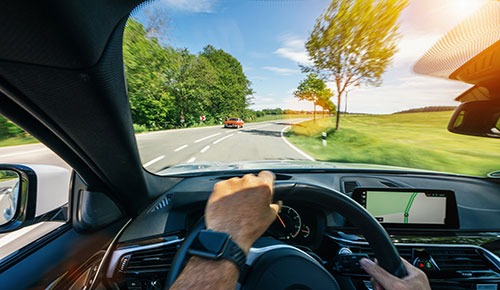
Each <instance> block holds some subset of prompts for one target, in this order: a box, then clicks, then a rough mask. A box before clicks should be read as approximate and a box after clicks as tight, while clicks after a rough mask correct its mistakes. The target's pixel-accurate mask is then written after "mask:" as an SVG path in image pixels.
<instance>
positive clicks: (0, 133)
mask: <svg viewBox="0 0 500 290" xmlns="http://www.w3.org/2000/svg"><path fill="white" fill-rule="evenodd" d="M24 135H25V132H24V130H23V129H21V128H19V127H17V126H16V125H15V124H14V123H12V122H11V121H9V120H7V119H6V118H4V117H3V116H1V115H0V140H5V139H7V138H12V137H22V136H24Z"/></svg>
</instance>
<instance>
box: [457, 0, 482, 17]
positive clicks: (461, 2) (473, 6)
mask: <svg viewBox="0 0 500 290" xmlns="http://www.w3.org/2000/svg"><path fill="white" fill-rule="evenodd" d="M485 2H486V1H473V0H453V2H452V5H450V7H451V9H453V13H454V14H455V15H456V17H457V18H459V19H465V18H467V17H468V16H469V15H471V14H472V13H474V12H475V11H476V10H477V9H478V8H479V7H481V6H482V5H483V4H484V3H485Z"/></svg>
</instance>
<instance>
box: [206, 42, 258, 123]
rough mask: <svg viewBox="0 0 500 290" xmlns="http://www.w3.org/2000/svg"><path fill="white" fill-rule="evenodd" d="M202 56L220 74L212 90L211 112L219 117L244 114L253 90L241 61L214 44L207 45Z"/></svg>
mask: <svg viewBox="0 0 500 290" xmlns="http://www.w3.org/2000/svg"><path fill="white" fill-rule="evenodd" d="M200 57H204V58H206V59H207V60H208V62H209V63H210V64H211V65H212V66H213V68H214V69H215V71H216V72H217V75H218V81H217V83H216V84H215V85H214V86H213V87H212V90H211V99H210V103H211V108H210V109H211V111H210V112H209V113H210V114H211V115H213V116H216V117H217V118H221V117H222V118H223V117H225V116H231V115H233V116H241V115H243V114H244V113H245V109H246V108H247V107H248V106H249V105H250V101H251V97H250V96H251V94H252V93H253V90H252V88H251V83H250V81H249V80H248V79H247V77H246V75H245V73H244V72H243V67H242V66H241V63H240V62H239V61H238V60H237V59H236V58H234V57H233V56H232V55H230V54H229V53H227V52H225V51H223V50H222V49H216V48H215V47H213V46H212V45H207V46H205V47H204V48H203V52H201V53H200Z"/></svg>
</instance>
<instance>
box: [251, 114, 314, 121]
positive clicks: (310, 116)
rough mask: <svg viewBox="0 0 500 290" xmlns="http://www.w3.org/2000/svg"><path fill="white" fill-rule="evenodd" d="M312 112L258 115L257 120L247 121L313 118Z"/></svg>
mask: <svg viewBox="0 0 500 290" xmlns="http://www.w3.org/2000/svg"><path fill="white" fill-rule="evenodd" d="M312 117H313V115H311V114H289V115H265V116H262V117H257V118H256V119H255V120H252V121H248V122H247V123H254V122H265V121H273V120H283V119H285V120H286V119H297V118H312Z"/></svg>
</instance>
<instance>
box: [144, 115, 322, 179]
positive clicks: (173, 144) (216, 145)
mask: <svg viewBox="0 0 500 290" xmlns="http://www.w3.org/2000/svg"><path fill="white" fill-rule="evenodd" d="M302 120H303V119H292V120H280V121H270V122H261V123H249V124H246V125H245V126H244V127H243V128H240V129H225V128H223V127H222V126H216V127H202V128H193V129H181V130H168V131H161V132H153V133H148V134H141V135H138V136H137V141H138V146H139V149H140V150H139V151H140V152H141V160H143V163H144V167H146V169H148V170H150V171H152V172H156V171H159V170H161V169H163V168H165V167H167V166H172V165H175V164H185V163H198V162H234V161H249V160H283V159H287V160H290V159H292V160H308V159H309V160H310V159H312V158H311V157H309V156H307V155H306V154H305V153H303V152H300V150H298V149H297V148H295V147H293V145H291V144H290V143H288V141H287V140H285V137H283V131H284V130H285V129H286V128H287V127H288V126H290V124H292V123H295V122H299V121H302Z"/></svg>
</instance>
